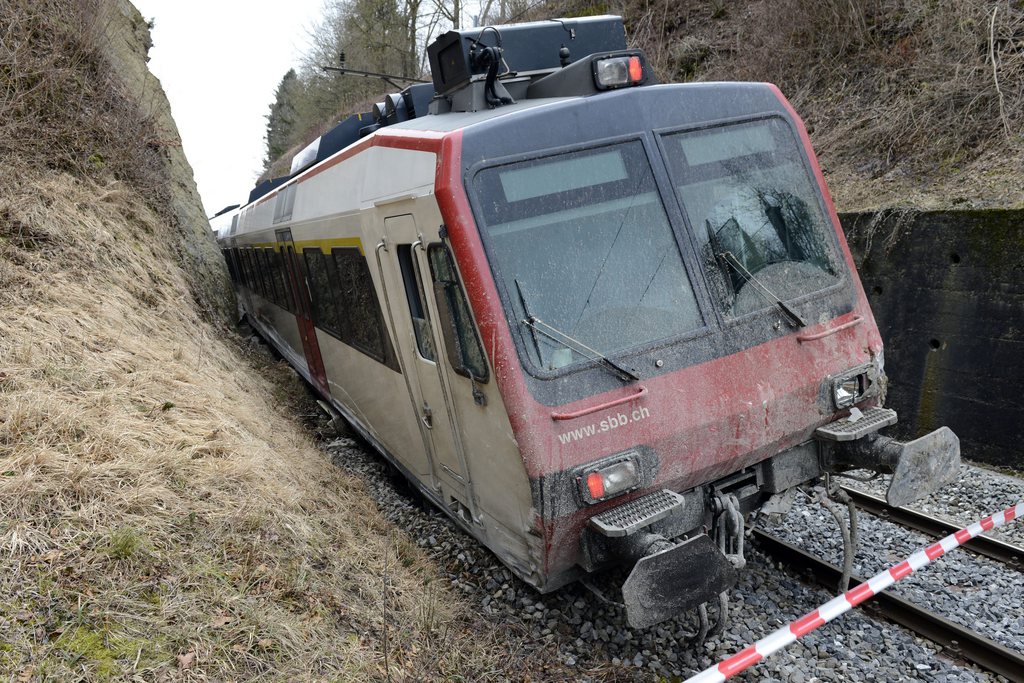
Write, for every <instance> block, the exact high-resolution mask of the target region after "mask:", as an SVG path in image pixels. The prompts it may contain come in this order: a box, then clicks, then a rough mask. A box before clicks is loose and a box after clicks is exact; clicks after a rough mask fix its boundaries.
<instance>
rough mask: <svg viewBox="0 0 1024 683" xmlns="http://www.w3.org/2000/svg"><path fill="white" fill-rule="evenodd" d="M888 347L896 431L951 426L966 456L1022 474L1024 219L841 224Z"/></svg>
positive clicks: (984, 215)
mask: <svg viewBox="0 0 1024 683" xmlns="http://www.w3.org/2000/svg"><path fill="white" fill-rule="evenodd" d="M842 222H843V227H844V229H845V231H846V236H847V239H848V241H849V243H850V249H851V251H852V252H853V255H854V259H855V260H856V262H857V265H858V268H859V270H860V275H861V280H862V282H863V284H864V290H865V292H866V293H867V295H868V299H869V300H870V302H871V307H872V309H873V310H874V313H875V317H876V319H877V322H878V327H879V329H880V331H881V333H882V339H883V340H884V341H885V370H886V374H888V376H889V380H890V384H889V396H888V400H887V404H888V405H889V406H890V407H892V408H894V409H895V410H896V411H897V412H898V413H899V414H900V421H899V423H898V424H897V425H896V426H895V427H893V428H892V430H891V432H895V433H897V434H899V435H900V436H902V437H904V438H912V437H916V436H919V435H922V434H924V433H927V432H930V431H932V430H933V429H937V428H938V427H941V426H942V425H948V426H949V427H950V428H952V429H953V431H954V432H956V433H957V435H958V436H959V437H960V439H961V442H962V445H963V456H964V457H965V458H969V459H971V460H975V461H983V462H988V463H992V464H995V465H1003V466H1008V467H1013V468H1014V469H1017V470H1021V469H1024V458H1022V457H1021V455H1020V446H1021V443H1024V392H1022V391H1021V378H1022V377H1024V354H1021V346H1022V344H1024V328H1022V326H1021V311H1024V211H1021V210H980V211H929V212H915V211H887V212H882V213H861V214H845V215H843V216H842Z"/></svg>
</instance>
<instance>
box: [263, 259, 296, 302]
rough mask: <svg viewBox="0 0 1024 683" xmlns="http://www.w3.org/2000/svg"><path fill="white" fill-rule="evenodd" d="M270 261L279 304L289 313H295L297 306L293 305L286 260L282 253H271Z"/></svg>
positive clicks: (271, 274)
mask: <svg viewBox="0 0 1024 683" xmlns="http://www.w3.org/2000/svg"><path fill="white" fill-rule="evenodd" d="M267 256H268V257H269V260H270V276H271V277H272V278H273V279H274V289H275V290H276V291H277V292H278V300H277V303H278V305H279V306H281V307H282V308H285V309H287V310H288V311H291V312H293V313H294V312H295V305H294V304H293V303H292V298H291V297H292V293H291V286H290V285H291V283H290V282H289V281H288V275H287V273H285V270H284V259H283V258H282V257H281V252H280V251H276V250H274V251H271V252H270V253H269V254H268V255H267Z"/></svg>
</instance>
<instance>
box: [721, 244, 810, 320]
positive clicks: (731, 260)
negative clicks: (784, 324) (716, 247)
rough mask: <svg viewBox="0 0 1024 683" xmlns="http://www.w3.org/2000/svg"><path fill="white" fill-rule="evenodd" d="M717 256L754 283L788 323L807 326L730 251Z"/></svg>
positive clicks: (758, 291)
mask: <svg viewBox="0 0 1024 683" xmlns="http://www.w3.org/2000/svg"><path fill="white" fill-rule="evenodd" d="M718 257H719V258H720V259H722V260H723V261H725V262H726V263H727V264H729V265H730V266H732V268H733V270H735V271H736V272H737V273H738V274H739V275H740V277H742V278H743V279H745V280H746V281H747V282H749V283H750V284H752V285H754V286H755V287H756V288H757V293H758V294H760V295H761V296H762V297H764V298H765V299H766V300H768V302H769V303H772V304H774V305H775V306H777V307H778V308H779V310H780V311H782V312H783V313H784V314H785V316H786V319H787V320H788V321H789V324H790V325H791V326H793V327H807V323H806V322H805V321H804V319H803V318H801V317H800V315H799V314H798V313H797V312H796V311H794V310H793V309H792V308H790V307H789V306H787V305H786V303H785V302H784V301H783V300H782V299H780V298H779V297H777V296H775V294H774V293H773V292H772V290H770V289H768V288H767V287H765V286H764V283H762V282H761V281H760V280H758V279H757V278H756V277H754V274H753V273H751V272H750V271H749V270H747V269H746V268H744V267H743V264H742V263H740V262H739V260H738V259H737V258H736V257H735V256H733V254H732V252H731V251H723V252H722V253H721V254H719V255H718Z"/></svg>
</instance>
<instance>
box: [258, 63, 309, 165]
mask: <svg viewBox="0 0 1024 683" xmlns="http://www.w3.org/2000/svg"><path fill="white" fill-rule="evenodd" d="M301 95H302V83H301V82H300V81H299V76H298V74H297V73H295V69H289V70H288V73H286V74H285V75H284V78H282V79H281V82H280V84H278V86H277V91H276V92H275V93H274V103H273V104H272V105H270V113H269V114H267V116H266V118H267V136H266V141H267V158H266V159H265V160H264V161H263V168H264V170H266V169H267V168H269V167H270V164H271V163H273V162H274V160H275V159H277V158H278V157H280V156H281V155H282V154H284V153H285V152H286V151H287V150H288V149H289V148H290V147H291V146H292V145H294V144H295V143H296V142H297V140H296V135H297V134H298V133H301V131H298V130H296V125H295V124H296V123H297V122H298V118H297V111H296V107H297V105H298V102H299V98H300V97H301Z"/></svg>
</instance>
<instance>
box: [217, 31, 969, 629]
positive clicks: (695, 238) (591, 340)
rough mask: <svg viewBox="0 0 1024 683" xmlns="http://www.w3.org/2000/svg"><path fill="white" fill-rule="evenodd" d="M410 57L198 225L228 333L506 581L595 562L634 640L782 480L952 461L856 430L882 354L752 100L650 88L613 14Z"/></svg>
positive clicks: (681, 603) (918, 488)
mask: <svg viewBox="0 0 1024 683" xmlns="http://www.w3.org/2000/svg"><path fill="white" fill-rule="evenodd" d="M428 56H429V60H430V66H431V82H429V83H423V84H415V85H411V86H409V87H407V88H405V89H404V90H402V91H401V92H398V93H394V94H390V95H388V96H387V97H386V98H384V101H382V102H380V103H378V104H377V105H375V106H374V108H373V111H371V112H365V113H359V114H355V115H353V116H351V117H348V118H346V119H345V120H343V121H341V122H340V123H339V124H338V125H336V126H335V127H334V128H333V129H331V130H330V131H329V132H327V133H325V134H324V135H323V136H321V137H320V138H318V139H317V140H315V141H314V142H313V143H311V144H310V145H309V146H308V147H306V148H305V149H303V150H302V151H301V152H300V153H299V154H297V155H296V156H295V158H294V159H293V162H292V168H291V171H290V173H289V174H288V175H287V176H284V177H282V178H276V179H272V180H268V181H266V182H264V183H261V184H260V185H258V186H257V187H256V188H254V189H253V191H252V193H251V194H250V196H249V198H248V200H247V201H246V203H245V204H243V205H241V206H240V207H237V208H234V209H233V210H231V211H228V212H225V213H224V214H223V215H220V216H218V217H217V218H216V219H214V221H213V223H212V225H213V228H214V231H215V235H216V239H217V242H218V244H219V246H220V248H221V250H222V253H223V255H224V258H225V260H226V262H227V266H228V270H229V272H230V275H231V278H232V281H233V283H234V288H235V293H236V295H237V299H238V302H239V306H240V308H241V311H242V312H243V313H244V315H245V316H246V317H247V319H248V321H249V322H250V323H251V325H252V326H253V328H254V329H255V330H256V331H257V332H259V334H260V335H262V336H263V337H264V338H265V339H266V340H267V341H268V342H269V343H270V344H271V345H273V346H274V347H275V348H276V349H277V351H278V352H279V353H280V354H281V355H282V356H283V357H284V358H285V359H287V361H288V362H289V363H290V364H291V365H292V366H293V367H294V368H295V369H296V370H297V371H298V372H299V373H300V374H301V375H302V377H304V378H305V379H306V380H307V381H308V383H309V384H310V385H311V387H312V388H313V390H314V391H315V392H316V393H317V394H318V395H319V397H320V399H321V403H322V405H323V406H324V407H325V409H327V410H328V411H329V412H330V413H331V414H332V416H334V417H335V418H336V419H337V420H338V421H339V423H344V424H346V425H348V426H349V427H350V428H351V429H353V430H354V431H355V432H357V433H358V434H359V435H361V437H362V438H363V439H365V441H366V442H367V443H368V444H370V445H371V446H372V447H373V448H374V449H376V450H377V451H379V453H380V454H382V455H383V457H385V458H386V459H387V460H388V461H390V462H391V463H392V464H393V465H394V466H395V467H396V468H397V469H398V470H399V471H400V472H401V473H402V474H403V475H404V476H405V477H407V478H408V479H409V481H410V482H412V483H413V484H414V485H415V487H416V488H417V489H418V490H419V492H421V493H422V495H423V496H424V497H425V498H427V499H428V500H429V501H431V502H432V503H433V504H434V505H436V506H437V507H438V508H439V509H440V510H443V511H444V512H445V513H447V514H448V515H449V516H450V518H451V519H452V520H454V522H455V523H456V524H458V525H459V526H460V527H461V528H462V529H464V530H465V531H466V532H467V533H469V534H470V535H472V536H473V537H475V538H476V539H478V540H479V541H480V542H481V543H482V544H484V545H485V546H486V547H487V548H489V549H490V550H491V551H492V552H493V553H494V554H495V555H496V556H497V557H498V558H499V559H500V560H501V561H502V562H503V563H504V564H505V565H507V566H508V567H509V568H510V569H511V570H512V571H513V572H514V573H515V574H516V575H517V576H518V577H519V578H521V579H522V580H523V581H525V582H526V583H528V584H530V585H531V586H533V587H535V588H536V589H537V590H538V591H540V592H542V593H545V592H549V591H554V590H558V589H559V588H561V587H563V586H565V585H566V584H569V583H571V582H574V581H577V580H581V579H582V580H584V582H586V579H587V577H591V576H594V575H601V576H614V575H621V576H624V577H625V578H624V580H623V581H622V582H621V604H623V605H624V607H625V610H626V616H627V618H628V622H629V623H630V624H631V625H632V626H633V627H635V628H646V627H649V626H652V625H654V624H657V623H659V622H661V621H663V620H665V619H670V618H674V617H676V616H678V615H682V614H687V613H691V614H692V613H693V611H694V610H700V609H706V608H707V605H709V604H711V605H713V604H715V601H716V600H719V599H721V597H722V596H724V595H726V594H727V592H728V590H729V588H730V587H731V586H732V585H734V583H735V582H736V581H737V577H738V571H740V570H741V568H742V565H743V539H744V531H745V525H746V523H747V520H748V519H749V517H750V515H751V514H752V513H755V512H757V511H759V510H764V509H768V508H770V509H773V510H778V509H780V506H781V507H784V506H785V505H786V501H787V497H788V496H789V495H790V493H791V492H792V491H793V490H794V489H795V488H796V487H800V486H805V485H808V484H813V483H815V482H819V481H821V480H823V478H831V477H833V476H842V475H843V474H844V473H848V472H849V471H850V470H854V469H866V470H869V471H873V472H875V473H880V474H885V475H890V476H891V482H890V485H889V489H888V498H889V501H890V502H891V503H893V504H897V505H902V504H906V503H908V502H910V501H912V500H915V499H917V498H920V497H922V496H928V495H931V494H933V493H934V492H936V491H937V490H938V489H939V488H940V487H941V486H943V485H944V484H945V483H947V482H949V481H950V480H952V479H953V478H955V477H956V476H957V472H958V470H959V466H960V448H959V441H958V440H957V438H956V435H955V434H953V432H952V431H950V430H949V429H948V428H947V427H942V428H940V429H938V430H936V431H934V432H932V433H929V434H926V435H923V436H921V437H920V438H917V439H915V440H913V441H909V442H902V441H898V440H896V439H893V438H890V437H888V436H885V435H883V434H882V433H881V430H882V429H884V428H885V427H887V426H889V425H891V424H893V423H894V422H895V421H896V419H897V415H896V413H895V411H893V410H891V409H890V408H886V407H884V405H883V404H884V399H885V388H886V377H885V363H884V351H883V344H882V339H881V336H880V334H879V331H878V328H877V326H876V324H875V320H874V317H873V315H872V312H871V308H870V306H869V303H868V300H867V298H866V296H865V293H864V290H863V287H862V286H861V282H860V280H859V277H858V274H857V270H856V267H855V264H854V261H853V258H852V256H851V254H850V250H849V248H848V246H847V244H846V241H845V239H844V236H843V232H842V229H841V226H840V223H839V220H838V217H837V215H836V211H835V208H834V206H833V203H832V200H831V198H830V196H829V193H828V190H827V188H826V185H825V180H824V178H823V176H822V172H821V169H820V167H819V165H818V163H817V160H816V158H815V155H814V151H813V150H812V148H811V143H810V139H809V137H808V134H807V130H806V129H805V127H804V124H803V123H802V121H801V119H800V117H799V116H798V115H797V113H796V112H795V111H794V109H793V107H792V106H791V105H790V104H789V102H788V101H787V100H786V98H785V97H784V96H783V95H782V93H781V92H780V91H779V89H778V88H777V87H775V86H774V85H771V84H767V83H743V82H715V83H682V84H673V83H661V82H659V80H658V78H657V77H656V75H655V74H654V73H653V72H652V70H651V68H650V65H649V64H648V61H647V58H646V56H645V54H644V53H643V51H641V50H638V49H632V48H630V47H629V46H628V45H627V41H626V33H625V29H624V25H623V20H622V18H621V17H617V16H597V17H585V18H571V19H554V20H550V21H539V22H529V23H521V24H511V25H503V26H494V27H490V26H489V27H485V28H474V29H465V30H453V31H449V32H447V33H445V34H443V35H441V36H440V37H438V38H437V40H435V41H434V42H433V43H432V44H431V45H430V46H429V47H428ZM616 572H617V574H616Z"/></svg>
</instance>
